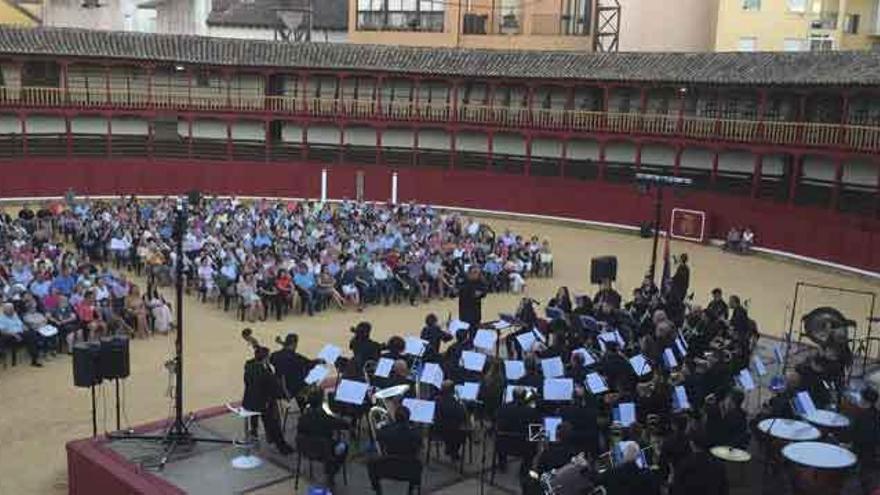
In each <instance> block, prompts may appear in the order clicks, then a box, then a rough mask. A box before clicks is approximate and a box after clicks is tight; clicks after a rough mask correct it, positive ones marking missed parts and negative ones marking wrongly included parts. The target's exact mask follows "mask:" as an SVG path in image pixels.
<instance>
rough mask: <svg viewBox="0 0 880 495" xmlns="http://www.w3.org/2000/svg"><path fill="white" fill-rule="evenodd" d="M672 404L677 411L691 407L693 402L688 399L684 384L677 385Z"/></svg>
mask: <svg viewBox="0 0 880 495" xmlns="http://www.w3.org/2000/svg"><path fill="white" fill-rule="evenodd" d="M672 406H673V409H675V410H676V411H683V410H685V409H690V408H691V403H690V401H689V400H688V395H687V390H686V389H685V388H684V385H676V386H675V389H674V394H673V395H672Z"/></svg>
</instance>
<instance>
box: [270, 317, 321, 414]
mask: <svg viewBox="0 0 880 495" xmlns="http://www.w3.org/2000/svg"><path fill="white" fill-rule="evenodd" d="M298 343H299V337H298V336H297V335H296V334H295V333H289V334H287V336H286V337H285V338H284V342H283V345H284V347H283V348H281V350H278V351H275V352H273V353H272V356H271V357H270V358H269V362H270V363H272V366H273V367H274V368H275V374H276V375H277V376H278V378H280V380H281V383H282V384H283V386H284V391H285V392H286V393H285V395H286V396H287V397H290V398H297V402H298V403H299V404H300V405H303V404H304V402H305V401H304V399H303V398H300V397H299V394H300V392H301V391H302V390H303V388H305V386H306V383H305V378H306V375H307V374H308V373H309V370H310V369H311V368H312V366H314V365H315V364H317V361H313V360H311V359H309V358H307V357H305V356H303V355H302V354H300V353H298V352H296V347H297V344H298Z"/></svg>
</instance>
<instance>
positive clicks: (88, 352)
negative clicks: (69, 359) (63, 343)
mask: <svg viewBox="0 0 880 495" xmlns="http://www.w3.org/2000/svg"><path fill="white" fill-rule="evenodd" d="M100 353H101V344H98V343H97V342H80V343H78V344H76V345H74V346H73V385H74V386H76V387H84V388H88V387H91V386H92V385H97V384H99V383H101V375H100V373H99V371H98V356H99V355H100Z"/></svg>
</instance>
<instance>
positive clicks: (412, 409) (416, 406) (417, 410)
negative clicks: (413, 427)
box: [403, 398, 437, 425]
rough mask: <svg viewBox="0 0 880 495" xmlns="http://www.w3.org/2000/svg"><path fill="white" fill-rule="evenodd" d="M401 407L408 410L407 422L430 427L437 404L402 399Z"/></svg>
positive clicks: (420, 400) (428, 401)
mask: <svg viewBox="0 0 880 495" xmlns="http://www.w3.org/2000/svg"><path fill="white" fill-rule="evenodd" d="M403 407H405V408H407V409H409V420H410V421H412V422H413V423H422V424H426V425H430V424H433V423H434V410H435V409H436V407H437V403H436V402H434V401H430V400H422V399H411V398H406V399H403Z"/></svg>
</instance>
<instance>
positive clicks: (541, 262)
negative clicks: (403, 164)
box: [0, 197, 552, 366]
mask: <svg viewBox="0 0 880 495" xmlns="http://www.w3.org/2000/svg"><path fill="white" fill-rule="evenodd" d="M176 207H177V201H176V199H173V198H165V199H161V200H140V199H137V198H134V197H131V198H118V199H115V200H109V201H88V200H73V199H68V201H66V203H65V202H57V203H52V204H45V205H41V206H40V207H39V209H38V211H36V212H35V211H33V210H31V209H30V208H29V207H28V206H25V207H24V208H22V209H21V210H20V211H19V212H18V215H17V216H16V217H15V218H12V217H10V216H5V217H4V218H3V219H2V224H0V229H2V232H0V235H2V238H0V249H2V259H0V283H2V291H3V292H2V302H4V303H9V304H11V305H12V309H8V308H7V309H6V310H4V315H3V316H2V317H0V349H13V350H17V349H18V348H19V347H23V348H26V349H27V350H28V353H29V354H30V355H31V361H32V363H33V364H34V365H35V366H38V365H39V360H40V356H41V355H46V354H49V355H51V354H52V353H53V352H57V351H58V350H62V349H66V350H67V351H68V352H69V351H70V350H71V349H72V347H73V345H74V344H75V343H76V342H77V341H82V340H90V339H97V338H100V337H101V336H104V335H108V334H111V333H112V334H116V333H127V334H130V335H132V336H135V337H146V336H148V335H150V334H151V333H152V332H160V333H165V332H167V331H169V330H170V329H171V328H172V326H173V323H172V318H171V309H170V306H169V304H168V303H167V302H166V301H165V300H164V299H163V297H162V295H161V293H160V291H159V290H158V288H159V287H160V286H163V285H167V284H170V283H171V282H172V281H173V279H174V277H175V274H176V259H175V258H176V256H175V252H174V249H173V245H174V238H173V236H174V232H175V221H176V210H175V209H176ZM183 251H184V259H183V271H184V274H185V280H186V285H187V288H188V289H189V290H192V291H193V292H195V293H197V294H198V295H199V296H200V297H201V298H203V299H213V300H216V301H218V303H220V304H222V305H223V306H224V309H229V308H230V307H234V306H235V307H237V308H238V310H239V314H240V316H241V318H242V319H247V320H249V321H256V320H259V319H266V318H268V317H269V316H270V314H272V315H274V316H275V317H276V318H277V319H279V320H280V319H282V318H283V317H284V316H285V315H286V314H288V313H289V312H291V311H292V310H293V309H294V308H296V307H299V308H301V311H302V312H304V313H308V314H310V315H311V314H313V313H314V312H315V311H319V310H322V309H324V308H325V307H327V306H329V305H334V306H336V307H338V308H346V307H353V308H356V309H357V310H358V311H361V310H363V309H364V308H365V307H366V305H368V304H370V303H375V304H381V303H384V304H385V305H388V304H390V303H391V302H392V301H395V302H396V301H406V302H409V303H410V304H417V302H419V301H429V300H430V299H432V298H435V297H441V298H442V297H453V296H455V294H456V292H457V290H458V282H459V278H460V277H461V276H462V273H463V269H464V266H474V265H475V266H478V267H480V269H481V272H482V274H483V276H484V277H485V278H486V280H487V282H488V284H487V286H488V288H489V290H491V291H512V292H522V291H523V290H524V289H525V284H526V279H527V278H529V277H533V276H542V275H543V276H546V275H552V254H551V252H550V248H549V244H548V242H547V241H546V240H545V241H543V242H540V241H539V240H538V238H537V237H532V238H531V239H523V238H522V237H521V236H516V235H514V234H512V233H511V232H510V231H505V232H503V233H502V234H501V235H496V234H495V233H494V232H493V231H492V230H491V228H489V227H488V226H487V225H482V224H480V223H479V221H477V220H476V219H471V218H466V217H462V216H460V215H458V214H454V213H446V212H442V211H438V210H435V209H433V208H430V207H423V206H416V205H412V204H407V205H400V206H391V205H372V204H365V203H353V202H345V203H343V204H341V205H340V206H339V207H335V208H332V207H330V206H329V205H320V204H317V203H309V202H303V203H287V202H278V201H265V200H264V201H257V202H251V203H242V202H239V201H237V200H235V199H218V198H214V199H206V200H204V201H202V202H201V203H200V204H199V205H196V207H195V208H193V209H192V213H191V215H190V216H189V222H188V228H187V232H186V235H185V236H184V239H183ZM111 268H112V269H111ZM126 270H130V271H133V272H134V273H135V274H136V275H137V276H144V277H146V279H147V283H146V290H141V288H140V287H139V286H138V285H136V284H134V283H132V281H131V280H129V278H128V277H127V276H126V274H125V273H126ZM9 311H11V313H9ZM13 355H14V356H15V354H13Z"/></svg>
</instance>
